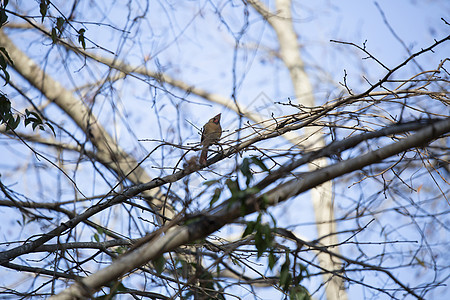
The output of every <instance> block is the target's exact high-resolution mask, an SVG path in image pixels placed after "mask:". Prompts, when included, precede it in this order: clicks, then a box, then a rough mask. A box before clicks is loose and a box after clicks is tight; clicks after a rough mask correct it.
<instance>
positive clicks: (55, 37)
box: [51, 27, 58, 44]
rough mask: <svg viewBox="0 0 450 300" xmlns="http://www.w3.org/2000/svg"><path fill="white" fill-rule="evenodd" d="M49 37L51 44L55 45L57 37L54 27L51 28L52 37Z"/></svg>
mask: <svg viewBox="0 0 450 300" xmlns="http://www.w3.org/2000/svg"><path fill="white" fill-rule="evenodd" d="M51 36H52V43H53V44H56V42H57V41H58V36H57V34H56V28H55V27H53V28H52V35H51Z"/></svg>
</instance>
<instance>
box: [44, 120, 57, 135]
mask: <svg viewBox="0 0 450 300" xmlns="http://www.w3.org/2000/svg"><path fill="white" fill-rule="evenodd" d="M45 125H47V127H48V128H50V129H51V131H52V132H53V135H54V136H55V137H56V132H55V128H53V125H52V124H50V123H45Z"/></svg>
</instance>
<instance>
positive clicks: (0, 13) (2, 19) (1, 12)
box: [0, 4, 8, 28]
mask: <svg viewBox="0 0 450 300" xmlns="http://www.w3.org/2000/svg"><path fill="white" fill-rule="evenodd" d="M5 6H6V4H5ZM7 21H8V15H7V14H6V12H5V9H4V8H0V28H1V27H2V26H3V25H5V24H6V22H7Z"/></svg>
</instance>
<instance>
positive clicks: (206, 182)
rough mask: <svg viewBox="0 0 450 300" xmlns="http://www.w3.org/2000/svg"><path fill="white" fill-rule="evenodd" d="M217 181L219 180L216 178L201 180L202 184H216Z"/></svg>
mask: <svg viewBox="0 0 450 300" xmlns="http://www.w3.org/2000/svg"><path fill="white" fill-rule="evenodd" d="M218 182H219V180H217V179H214V180H207V181H205V182H203V185H206V186H211V185H213V184H216V183H218Z"/></svg>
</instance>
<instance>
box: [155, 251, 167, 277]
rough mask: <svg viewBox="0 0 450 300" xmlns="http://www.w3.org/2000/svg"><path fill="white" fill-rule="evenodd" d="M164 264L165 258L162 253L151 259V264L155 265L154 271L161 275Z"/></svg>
mask: <svg viewBox="0 0 450 300" xmlns="http://www.w3.org/2000/svg"><path fill="white" fill-rule="evenodd" d="M165 264H166V259H165V258H164V256H163V255H161V256H159V257H158V258H156V259H154V260H153V265H154V266H155V270H156V272H157V273H158V274H159V275H161V273H162V271H164V266H165Z"/></svg>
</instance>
